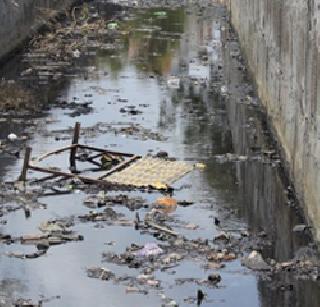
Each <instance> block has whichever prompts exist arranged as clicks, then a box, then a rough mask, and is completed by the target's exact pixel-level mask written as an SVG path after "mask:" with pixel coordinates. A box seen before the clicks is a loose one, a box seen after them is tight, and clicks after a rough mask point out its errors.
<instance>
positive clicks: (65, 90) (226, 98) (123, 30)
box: [0, 1, 320, 306]
mask: <svg viewBox="0 0 320 307" xmlns="http://www.w3.org/2000/svg"><path fill="white" fill-rule="evenodd" d="M1 77H2V81H1V88H0V90H1V98H0V99H1V100H2V104H1V105H2V110H1V111H2V117H1V119H0V126H1V131H0V136H1V140H2V141H1V176H2V182H1V185H2V188H1V207H0V214H1V220H0V223H1V231H0V234H1V245H0V259H1V261H0V282H1V290H0V305H1V306H23V305H28V306H40V305H41V306H42V305H44V306H195V305H201V306H220V305H221V306H272V305H273V306H319V304H320V302H319V300H320V297H319V293H320V292H319V282H318V279H319V265H318V260H317V259H318V258H317V253H316V251H315V244H314V243H313V241H312V237H311V235H310V231H309V228H308V226H307V225H306V221H305V220H304V218H303V214H302V210H301V209H299V206H298V205H297V202H296V200H295V196H294V189H293V188H292V187H291V186H290V184H289V183H288V180H287V179H286V176H285V175H284V171H283V167H282V165H283V163H282V162H281V160H280V156H279V154H278V152H277V146H276V143H275V142H274V140H273V139H272V136H271V132H270V130H269V128H268V121H267V119H266V117H265V116H264V113H263V111H262V110H261V107H260V105H259V101H258V99H257V98H256V96H255V91H254V87H253V84H252V83H251V82H250V79H249V77H248V75H247V71H246V66H245V63H244V60H243V58H242V56H241V52H240V47H239V43H238V41H237V38H236V35H235V33H234V32H233V30H232V29H231V28H230V25H229V23H228V16H227V13H226V11H225V9H224V8H223V7H222V6H220V5H218V4H212V3H201V4H199V3H198V4H188V5H186V6H181V5H179V4H178V3H176V4H175V3H173V4H171V5H170V7H169V6H168V7H166V6H165V5H163V6H154V7H152V5H151V4H150V3H149V4H148V5H144V6H141V7H134V8H130V7H120V6H116V5H111V4H108V3H105V2H103V1H93V2H90V6H88V5H84V6H83V7H81V6H80V7H78V8H77V9H74V10H73V11H72V14H71V15H70V16H69V17H68V16H67V17H66V16H58V17H57V18H56V19H54V20H52V21H51V22H50V24H49V25H48V26H47V28H46V29H44V30H43V32H41V33H39V34H37V35H36V36H35V37H34V38H33V39H32V40H31V41H30V42H29V43H28V47H27V48H26V49H25V50H23V52H22V53H21V54H18V55H16V56H15V57H14V58H13V59H11V60H10V61H9V62H8V63H7V64H5V65H3V68H2V70H1ZM76 122H79V123H80V125H81V128H80V137H79V143H81V144H82V145H84V146H83V147H81V148H78V149H77V152H76V157H77V159H76V165H75V166H73V167H72V168H71V170H70V169H69V155H68V154H66V153H65V152H62V153H59V154H53V155H50V156H48V157H47V159H45V160H43V161H42V167H45V168H47V169H48V170H49V171H53V172H59V171H64V172H71V171H72V172H73V174H77V175H79V176H95V177H99V176H100V175H101V174H104V173H106V172H107V171H110V169H113V167H115V166H117V165H119V163H123V161H122V160H121V159H122V158H119V157H117V156H115V155H113V156H112V155H111V156H110V155H107V154H100V155H96V157H95V158H97V159H95V160H94V159H93V158H92V155H93V151H91V150H89V149H88V148H92V147H95V148H100V149H103V150H105V151H113V152H121V153H130V154H133V155H137V156H142V157H146V156H147V157H148V159H152V158H153V159H154V160H150V161H158V162H159V166H158V168H159V178H157V177H156V178H152V180H153V183H152V185H151V184H150V185H146V184H144V187H141V185H142V184H141V182H144V181H146V180H149V179H150V178H149V179H148V178H147V179H146V178H143V177H144V175H141V174H140V173H139V176H138V175H137V174H133V175H132V176H131V177H132V178H131V177H130V178H129V176H126V174H127V173H125V174H124V175H122V178H120V177H121V176H118V177H117V172H114V173H113V175H114V180H120V181H121V180H122V182H130V187H128V186H127V187H126V186H125V185H123V184H122V185H113V186H106V185H101V184H99V183H98V182H97V183H93V184H92V183H91V184H89V183H88V182H83V181H81V180H79V178H76V177H75V178H69V179H68V178H64V177H61V176H60V177H58V176H51V178H46V180H40V179H41V178H44V177H45V176H48V175H50V173H49V174H43V173H40V172H37V171H35V170H32V169H28V170H27V181H26V182H25V183H24V182H22V181H17V179H18V178H19V176H20V172H21V168H22V165H23V157H24V152H25V148H26V147H27V146H29V147H31V148H32V154H31V155H32V158H31V160H30V161H31V162H34V160H35V157H39V156H41V155H43V154H45V153H47V152H50V151H53V150H55V149H57V148H61V147H65V146H70V144H71V142H72V138H73V133H74V126H75V123H76ZM148 161H149V160H148ZM31 162H30V163H31ZM169 162H170V163H173V164H170V165H173V166H175V167H178V166H181V167H185V169H184V170H187V171H185V172H184V171H181V170H180V171H181V174H180V173H179V172H178V171H177V172H176V173H175V171H176V169H175V167H173V166H172V173H173V175H172V178H174V177H175V175H176V177H179V179H178V178H174V179H178V180H172V185H171V187H170V189H169V186H168V185H166V184H164V183H163V182H162V180H161V174H163V172H164V171H163V172H161V169H162V168H164V165H165V164H166V165H167V164H168V163H169ZM174 162H176V163H174ZM179 163H180V164H179ZM168 165H169V164H168ZM131 173H132V171H131ZM133 173H134V172H133ZM145 173H146V177H148V175H147V173H148V168H146V169H145ZM169 173H170V172H169ZM170 174H171V173H170ZM179 174H180V175H179ZM178 175H179V176H178ZM124 177H126V178H124ZM149 177H150V176H149ZM117 178H118V179H117ZM110 180H111V177H110ZM130 180H131V181H130ZM135 184H136V186H139V185H140V187H139V188H137V187H136V186H135Z"/></svg>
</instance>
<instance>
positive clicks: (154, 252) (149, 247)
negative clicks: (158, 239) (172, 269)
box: [134, 243, 163, 257]
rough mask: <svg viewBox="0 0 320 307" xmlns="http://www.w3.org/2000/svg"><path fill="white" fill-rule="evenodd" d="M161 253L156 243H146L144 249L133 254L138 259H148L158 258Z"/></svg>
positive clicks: (161, 250)
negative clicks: (149, 257)
mask: <svg viewBox="0 0 320 307" xmlns="http://www.w3.org/2000/svg"><path fill="white" fill-rule="evenodd" d="M162 253H163V249H162V248H160V247H159V246H158V244H156V243H146V244H145V245H144V247H143V248H142V249H140V250H138V251H136V252H135V253H134V254H135V255H136V256H140V257H148V256H158V255H161V254H162Z"/></svg>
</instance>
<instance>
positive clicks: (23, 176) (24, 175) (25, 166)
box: [19, 147, 32, 181]
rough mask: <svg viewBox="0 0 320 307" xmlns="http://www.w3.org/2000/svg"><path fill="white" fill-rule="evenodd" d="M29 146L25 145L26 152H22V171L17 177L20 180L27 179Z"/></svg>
mask: <svg viewBox="0 0 320 307" xmlns="http://www.w3.org/2000/svg"><path fill="white" fill-rule="evenodd" d="M31 151H32V149H31V147H27V148H26V152H25V154H24V161H23V167H22V171H21V174H20V177H19V180H20V181H26V179H27V170H28V167H29V161H30V156H31Z"/></svg>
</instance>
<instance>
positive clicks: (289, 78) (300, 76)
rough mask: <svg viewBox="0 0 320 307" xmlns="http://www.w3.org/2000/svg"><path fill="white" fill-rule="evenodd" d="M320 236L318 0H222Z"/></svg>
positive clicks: (319, 11) (319, 6) (302, 198)
mask: <svg viewBox="0 0 320 307" xmlns="http://www.w3.org/2000/svg"><path fill="white" fill-rule="evenodd" d="M223 1H224V2H225V4H226V5H227V6H228V8H229V9H230V11H231V19H232V23H233V25H234V27H235V29H236V30H237V32H238V34H239V37H240V42H241V46H242V49H243V50H244V53H245V55H246V58H247V61H248V64H249V68H250V70H251V72H252V74H253V76H254V78H255V81H256V83H257V87H258V92H259V96H260V97H261V100H262V103H263V104H264V105H265V107H266V109H267V112H268V114H269V116H270V118H271V120H272V123H273V127H274V129H275V131H276V133H277V135H278V138H279V140H280V142H281V144H282V146H283V149H284V153H285V156H286V159H287V161H288V163H289V169H290V172H291V175H292V178H293V179H294V182H295V188H296V191H297V194H298V197H299V198H300V200H303V202H304V204H305V209H306V211H307V216H308V217H309V218H310V219H311V221H312V222H313V224H314V226H315V228H316V229H315V235H316V238H317V240H320V53H319V45H320V0H223Z"/></svg>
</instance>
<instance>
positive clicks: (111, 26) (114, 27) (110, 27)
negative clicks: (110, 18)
mask: <svg viewBox="0 0 320 307" xmlns="http://www.w3.org/2000/svg"><path fill="white" fill-rule="evenodd" d="M107 28H108V30H117V28H118V24H117V23H116V22H111V23H108V25H107Z"/></svg>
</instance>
